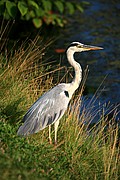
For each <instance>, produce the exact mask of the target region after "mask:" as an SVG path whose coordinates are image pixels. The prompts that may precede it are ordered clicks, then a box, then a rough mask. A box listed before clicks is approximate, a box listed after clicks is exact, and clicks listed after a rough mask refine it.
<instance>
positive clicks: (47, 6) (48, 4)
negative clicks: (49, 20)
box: [42, 0, 52, 12]
mask: <svg viewBox="0 0 120 180" xmlns="http://www.w3.org/2000/svg"><path fill="white" fill-rule="evenodd" d="M42 4H43V8H44V9H45V11H47V12H48V11H51V9H52V3H51V2H50V1H47V0H42Z"/></svg>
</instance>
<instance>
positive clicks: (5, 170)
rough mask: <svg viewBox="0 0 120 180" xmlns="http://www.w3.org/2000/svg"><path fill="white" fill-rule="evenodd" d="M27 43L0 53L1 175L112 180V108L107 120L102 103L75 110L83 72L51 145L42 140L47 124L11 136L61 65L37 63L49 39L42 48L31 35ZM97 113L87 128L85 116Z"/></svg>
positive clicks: (115, 175) (115, 148) (115, 151)
mask: <svg viewBox="0 0 120 180" xmlns="http://www.w3.org/2000/svg"><path fill="white" fill-rule="evenodd" d="M27 44H28V46H26V44H24V45H22V46H21V47H20V48H19V49H18V50H17V51H14V53H10V54H7V53H5V54H3V53H1V56H0V59H1V67H2V68H1V77H0V78H1V79H0V80H1V102H0V103H1V115H0V117H1V126H0V130H1V142H0V143H1V147H0V150H1V152H0V156H1V161H0V163H1V167H2V168H1V173H0V174H2V178H3V179H32V178H34V179H57V178H58V179H80V180H85V179H91V180H93V179H97V180H98V179H101V180H103V179H105V180H113V179H114V180H118V179H119V169H120V165H119V145H118V143H119V141H118V131H119V126H118V125H117V124H116V123H115V122H116V121H115V120H116V111H115V109H114V110H113V111H114V113H113V115H112V116H111V117H110V118H109V113H108V115H107V114H105V112H104V106H100V108H101V109H100V110H99V109H98V110H95V112H92V111H91V108H92V107H94V102H95V100H93V101H91V103H89V106H87V109H86V107H85V108H83V109H82V112H81V113H79V112H80V106H82V103H83V101H82V98H81V96H82V92H83V90H84V85H85V80H86V77H87V72H88V71H87V70H86V72H85V76H84V80H83V84H82V85H81V87H80V89H79V90H78V91H77V93H76V95H75V96H74V97H73V99H72V101H71V103H70V105H69V109H68V111H67V112H66V114H65V115H64V117H63V118H62V119H61V123H60V127H59V130H58V140H59V142H58V146H57V147H54V145H49V143H48V140H47V138H48V128H46V129H45V130H43V131H41V132H40V133H37V134H35V135H32V136H30V137H28V138H20V137H17V135H16V131H17V129H18V126H19V123H20V122H21V119H22V117H23V115H24V113H25V112H26V110H27V109H28V108H29V107H30V105H31V104H32V103H33V102H34V101H35V100H36V99H37V98H38V97H39V96H40V95H42V94H43V93H44V92H45V91H47V90H48V89H50V88H51V87H53V86H54V84H56V83H58V82H61V79H60V78H59V77H60V72H61V69H65V68H64V67H60V66H59V64H58V66H57V68H56V65H54V64H51V63H47V62H44V61H43V59H44V53H45V49H46V48H47V46H49V45H50V44H49V43H46V44H44V46H43V42H42V40H41V39H39V37H36V38H35V40H34V41H28V42H27ZM3 62H4V63H3ZM67 73H68V72H67V71H66V74H67ZM58 76H59V77H58ZM54 77H57V78H55V79H57V81H55V80H54ZM100 112H102V113H101V115H100V119H98V120H99V122H98V123H96V124H95V125H93V126H92V127H91V128H90V127H89V126H90V122H91V120H92V119H93V118H94V116H95V114H96V113H100ZM78 122H79V123H78ZM86 122H87V123H86ZM52 137H54V132H53V133H52Z"/></svg>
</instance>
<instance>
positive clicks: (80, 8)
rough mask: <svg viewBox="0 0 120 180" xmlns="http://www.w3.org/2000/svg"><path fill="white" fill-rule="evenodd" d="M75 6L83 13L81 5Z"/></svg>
mask: <svg viewBox="0 0 120 180" xmlns="http://www.w3.org/2000/svg"><path fill="white" fill-rule="evenodd" d="M76 8H77V9H78V10H79V11H80V12H82V13H83V11H84V9H83V8H82V6H81V5H79V4H76Z"/></svg>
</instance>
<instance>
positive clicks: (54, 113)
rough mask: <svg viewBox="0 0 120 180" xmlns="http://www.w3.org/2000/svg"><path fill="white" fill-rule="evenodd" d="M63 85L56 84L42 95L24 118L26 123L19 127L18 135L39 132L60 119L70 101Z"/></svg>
mask: <svg viewBox="0 0 120 180" xmlns="http://www.w3.org/2000/svg"><path fill="white" fill-rule="evenodd" d="M63 89H64V88H63V86H60V85H59V86H56V87H54V88H53V89H51V90H50V91H48V92H47V93H45V94H44V95H43V96H41V97H40V98H39V99H38V100H37V101H36V102H35V103H34V104H33V105H32V106H31V108H30V109H29V110H28V112H27V113H26V115H25V116H24V118H23V121H24V124H23V125H22V126H20V128H19V129H18V135H23V136H26V135H29V134H33V133H37V132H38V131H40V130H42V129H44V128H45V127H47V126H49V125H50V124H53V123H54V122H55V121H57V120H58V119H60V118H61V117H62V116H63V114H64V112H65V110H66V109H67V106H68V103H69V97H68V96H66V93H64V92H66V91H64V90H63Z"/></svg>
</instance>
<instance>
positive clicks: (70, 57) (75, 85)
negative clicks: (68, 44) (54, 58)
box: [67, 49, 82, 91]
mask: <svg viewBox="0 0 120 180" xmlns="http://www.w3.org/2000/svg"><path fill="white" fill-rule="evenodd" d="M67 58H68V61H69V63H70V64H71V66H73V68H74V70H75V77H74V79H73V81H72V82H71V86H72V88H73V90H74V91H75V90H76V89H77V88H78V87H79V85H80V82H81V80H82V68H81V66H80V64H79V63H77V62H76V61H75V59H74V51H71V50H69V49H68V50H67Z"/></svg>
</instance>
